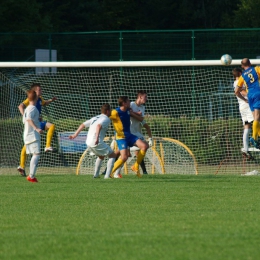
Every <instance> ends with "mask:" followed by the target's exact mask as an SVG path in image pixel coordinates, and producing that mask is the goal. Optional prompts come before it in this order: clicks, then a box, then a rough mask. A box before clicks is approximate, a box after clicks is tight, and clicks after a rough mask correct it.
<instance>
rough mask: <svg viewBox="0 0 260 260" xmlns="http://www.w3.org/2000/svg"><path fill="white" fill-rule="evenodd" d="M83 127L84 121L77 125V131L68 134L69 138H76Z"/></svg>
mask: <svg viewBox="0 0 260 260" xmlns="http://www.w3.org/2000/svg"><path fill="white" fill-rule="evenodd" d="M85 127H86V126H85V124H84V123H83V124H81V125H80V126H79V128H78V129H77V131H76V132H75V134H74V135H70V136H69V139H74V138H76V137H77V136H78V134H79V133H80V132H81V131H82V130H83V129H84V128H85Z"/></svg>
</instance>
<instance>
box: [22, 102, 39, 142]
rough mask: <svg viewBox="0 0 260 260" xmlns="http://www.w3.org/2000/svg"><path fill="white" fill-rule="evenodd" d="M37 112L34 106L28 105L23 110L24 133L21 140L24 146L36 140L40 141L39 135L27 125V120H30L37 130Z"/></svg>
mask: <svg viewBox="0 0 260 260" xmlns="http://www.w3.org/2000/svg"><path fill="white" fill-rule="evenodd" d="M39 116H40V114H39V111H38V109H37V108H36V106H33V105H29V106H27V107H26V109H25V110H24V114H23V123H24V132H23V139H24V143H25V144H30V143H33V142H35V141H37V140H40V139H41V135H40V133H38V132H37V131H36V130H34V128H33V127H32V126H31V125H30V124H29V122H28V120H32V121H33V123H34V124H35V126H36V127H37V128H41V127H40V121H39Z"/></svg>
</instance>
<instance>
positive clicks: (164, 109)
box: [0, 59, 260, 174]
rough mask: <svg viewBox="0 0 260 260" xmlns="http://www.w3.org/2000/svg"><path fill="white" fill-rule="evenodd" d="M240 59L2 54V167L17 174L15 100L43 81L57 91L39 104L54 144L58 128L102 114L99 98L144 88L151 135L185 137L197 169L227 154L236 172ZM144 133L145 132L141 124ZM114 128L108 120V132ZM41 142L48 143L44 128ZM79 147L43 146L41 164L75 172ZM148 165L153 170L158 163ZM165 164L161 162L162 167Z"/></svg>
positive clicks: (207, 168)
mask: <svg viewBox="0 0 260 260" xmlns="http://www.w3.org/2000/svg"><path fill="white" fill-rule="evenodd" d="M240 63H241V60H233V61H232V64H231V65H230V66H223V65H221V62H220V60H207V61H197V60H192V61H135V62H134V61H129V62H124V61H120V62H0V90H1V91H0V103H1V110H0V130H1V135H0V146H1V156H0V173H1V174H5V173H7V174H10V173H13V174H16V168H17V166H18V165H19V157H20V151H21V148H22V146H23V140H22V133H23V124H22V117H21V115H20V113H19V110H18V108H17V107H18V105H19V104H20V103H21V102H22V101H23V100H24V99H25V98H26V95H25V91H26V90H27V89H29V88H30V86H31V84H32V83H40V84H41V86H42V89H43V98H44V99H46V100H47V99H50V98H51V97H53V96H56V97H57V100H56V101H55V102H52V103H51V104H50V105H48V106H46V107H44V108H43V111H42V114H43V118H44V120H46V121H48V122H51V123H53V124H55V135H54V138H53V140H52V146H54V147H55V148H59V145H60V144H59V133H63V132H73V131H75V130H76V129H77V127H78V126H79V125H80V124H81V123H82V122H84V121H85V120H86V119H89V118H91V117H93V116H95V115H97V114H99V113H100V107H101V106H102V104H103V103H110V104H111V106H112V108H116V107H117V106H118V104H117V100H118V97H119V96H120V95H127V96H129V98H130V100H131V101H134V100H135V99H136V93H137V91H138V90H146V91H147V93H148V102H147V104H146V119H145V120H146V122H147V123H148V124H149V125H150V127H151V130H152V134H153V136H154V137H155V139H156V138H158V140H159V139H160V138H170V139H174V140H178V141H179V142H181V143H183V144H184V145H185V146H186V147H188V149H189V150H190V151H192V154H193V155H194V158H195V159H196V164H197V166H196V167H197V170H198V172H199V173H207V174H211V173H213V174H214V173H215V170H216V168H217V167H218V165H219V163H220V162H221V161H223V160H224V159H226V158H227V160H225V162H227V164H228V166H227V168H228V172H230V173H238V172H240V168H241V167H240V166H241V165H242V162H241V147H242V131H243V126H242V122H241V118H240V114H239V111H238V104H237V99H236V97H235V96H234V92H233V77H232V69H233V68H234V67H238V66H240ZM251 63H252V64H253V65H256V64H260V59H251ZM54 67H55V68H56V69H55V70H52V69H51V68H54ZM36 68H50V69H49V70H46V69H44V70H36ZM143 133H144V135H146V132H145V129H143ZM113 135H114V133H113V128H112V126H111V128H110V129H109V131H108V136H110V137H111V136H113ZM41 142H42V147H45V142H46V132H45V133H44V134H43V135H42V141H41ZM157 142H158V141H157ZM162 146H163V145H162ZM160 149H161V148H160V145H158V146H157V148H156V152H157V153H158V154H159V155H160V158H161V159H162V156H161V154H160ZM82 153H83V152H82V151H74V152H71V153H65V152H62V151H59V152H58V153H44V152H42V154H41V159H40V163H39V168H38V172H39V173H50V174H59V173H73V174H75V172H76V169H77V166H78V162H79V160H80V158H81V156H82ZM167 153H168V154H169V155H171V156H173V155H174V153H172V152H170V151H167ZM171 153H172V154H171ZM256 154H257V153H256ZM151 156H153V154H151ZM164 156H165V155H164ZM159 161H160V160H159ZM147 163H149V162H147ZM28 165H29V158H27V167H28ZM183 167H184V166H183ZM250 167H255V163H254V162H250ZM27 169H28V168H27ZM168 169H170V168H168ZM151 171H154V172H155V173H158V171H157V170H156V169H155V168H154V169H152V168H151ZM167 171H169V170H167V168H166V169H165V173H166V174H167V173H168V172H167Z"/></svg>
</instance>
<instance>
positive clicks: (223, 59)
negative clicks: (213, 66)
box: [220, 54, 232, 66]
mask: <svg viewBox="0 0 260 260" xmlns="http://www.w3.org/2000/svg"><path fill="white" fill-rule="evenodd" d="M220 61H221V64H222V65H225V66H227V65H230V64H231V62H232V57H231V56H230V55H229V54H224V55H222V57H221V58H220Z"/></svg>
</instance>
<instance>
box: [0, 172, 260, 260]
mask: <svg viewBox="0 0 260 260" xmlns="http://www.w3.org/2000/svg"><path fill="white" fill-rule="evenodd" d="M37 178H38V181H39V182H38V183H30V182H28V181H27V180H26V179H25V178H24V177H20V176H17V175H15V176H14V175H13V176H6V175H5V176H3V175H2V176H1V175H0V187H1V188H0V201H1V210H0V234H1V235H0V259H1V260H3V259H55V260H57V259H149V260H150V259H180V260H183V259H211V260H212V259H259V255H260V246H259V244H260V235H259V234H260V176H240V175H198V176H195V175H147V176H143V178H141V179H138V178H137V177H135V176H132V175H131V176H124V177H123V179H109V180H104V179H103V178H100V179H93V178H92V176H89V175H86V176H76V175H42V174H38V175H37Z"/></svg>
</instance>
